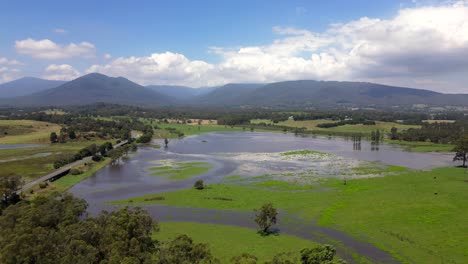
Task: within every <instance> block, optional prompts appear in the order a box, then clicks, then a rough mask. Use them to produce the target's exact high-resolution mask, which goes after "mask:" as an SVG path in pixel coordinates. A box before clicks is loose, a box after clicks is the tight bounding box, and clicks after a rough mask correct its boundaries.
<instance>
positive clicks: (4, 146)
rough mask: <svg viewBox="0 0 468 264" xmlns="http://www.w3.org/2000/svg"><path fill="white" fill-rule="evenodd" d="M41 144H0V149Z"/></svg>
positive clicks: (31, 146) (38, 145)
mask: <svg viewBox="0 0 468 264" xmlns="http://www.w3.org/2000/svg"><path fill="white" fill-rule="evenodd" d="M40 146H43V145H41V144H0V150H2V149H18V148H33V147H40Z"/></svg>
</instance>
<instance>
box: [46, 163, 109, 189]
mask: <svg viewBox="0 0 468 264" xmlns="http://www.w3.org/2000/svg"><path fill="white" fill-rule="evenodd" d="M110 162H111V159H110V158H106V159H104V160H102V161H100V162H98V163H96V162H90V163H89V164H88V166H86V169H85V171H84V172H83V173H82V174H79V175H71V174H67V175H65V176H63V177H61V178H60V179H58V180H56V181H54V182H53V183H52V185H53V186H54V187H56V190H57V191H59V192H64V191H66V190H68V189H70V188H71V187H73V185H75V184H77V183H79V182H80V181H82V180H84V179H87V178H89V177H91V176H93V174H94V173H96V172H97V171H99V170H100V169H102V168H104V167H105V166H107V165H108V164H109V163H110Z"/></svg>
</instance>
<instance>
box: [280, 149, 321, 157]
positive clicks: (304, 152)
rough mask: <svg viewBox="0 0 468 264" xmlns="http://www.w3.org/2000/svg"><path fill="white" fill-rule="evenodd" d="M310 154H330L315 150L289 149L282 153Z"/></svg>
mask: <svg viewBox="0 0 468 264" xmlns="http://www.w3.org/2000/svg"><path fill="white" fill-rule="evenodd" d="M309 154H319V155H330V154H327V153H323V152H320V151H315V150H307V149H305V150H295V151H288V152H283V153H281V155H282V156H292V155H309Z"/></svg>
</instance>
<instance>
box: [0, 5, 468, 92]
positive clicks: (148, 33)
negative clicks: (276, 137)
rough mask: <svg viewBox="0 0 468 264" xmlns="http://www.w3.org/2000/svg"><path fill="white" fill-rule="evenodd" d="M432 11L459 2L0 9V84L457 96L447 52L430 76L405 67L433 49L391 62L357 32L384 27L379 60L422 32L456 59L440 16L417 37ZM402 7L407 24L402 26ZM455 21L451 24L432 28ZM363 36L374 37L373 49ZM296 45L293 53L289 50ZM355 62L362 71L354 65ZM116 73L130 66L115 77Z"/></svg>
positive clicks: (458, 76)
mask: <svg viewBox="0 0 468 264" xmlns="http://www.w3.org/2000/svg"><path fill="white" fill-rule="evenodd" d="M430 8H433V9H436V12H431V10H428V9H430ZM437 8H440V9H442V8H445V9H447V8H448V9H450V10H449V11H451V12H456V13H457V14H459V13H461V14H464V13H463V12H465V11H466V10H465V9H466V8H467V7H466V1H450V2H448V3H447V1H444V2H443V3H439V2H438V1H414V0H413V1H387V0H384V1H364V0H355V1H333V0H330V1H203V0H201V1H188V0H187V1H47V0H45V1H20V0H16V1H2V2H1V3H0V23H1V25H3V26H2V27H0V63H2V61H3V64H0V82H5V81H9V80H11V79H14V78H19V77H22V76H36V77H43V78H54V79H72V78H74V77H77V76H79V75H82V74H85V73H87V72H91V71H99V72H103V73H105V74H109V75H116V76H117V75H125V76H126V77H129V78H130V79H132V80H134V81H137V82H140V83H143V84H149V83H168V84H183V85H191V86H205V85H214V84H219V83H227V82H242V81H258V82H268V81H270V80H271V81H280V80H285V79H296V78H301V79H324V80H328V79H339V80H364V81H377V82H381V83H389V84H395V85H407V86H413V87H414V86H419V87H423V88H430V89H435V90H438V89H442V88H439V87H440V86H444V87H445V88H444V89H445V90H447V91H460V90H461V91H463V89H464V88H463V86H462V84H461V83H462V81H465V79H464V78H463V74H465V73H467V72H466V65H465V64H464V63H462V62H460V61H457V60H456V59H454V60H448V59H447V57H448V56H454V54H452V52H451V51H450V52H449V54H447V51H443V52H441V53H443V54H440V58H438V57H435V58H434V61H431V60H430V63H448V64H450V65H449V66H454V65H458V67H455V68H453V71H451V72H443V73H442V74H441V75H440V76H439V77H437V78H434V72H433V71H436V70H437V69H432V67H427V65H426V66H424V67H422V66H421V67H419V66H418V65H416V64H417V63H418V62H420V63H421V64H423V63H424V62H425V61H426V62H427V55H429V54H433V53H434V49H432V48H428V50H427V53H424V54H419V55H418V56H419V57H418V56H416V58H413V57H412V56H408V54H404V52H403V53H402V54H395V57H393V58H395V59H393V58H387V57H385V56H386V55H385V54H380V55H379V54H369V52H370V51H372V52H374V51H375V50H379V49H382V48H381V46H379V45H382V43H385V41H386V40H385V37H386V36H380V35H381V34H380V33H375V34H374V35H370V36H364V35H363V33H362V26H363V25H364V26H366V27H371V28H370V29H369V30H368V31H369V32H373V31H375V30H377V29H381V30H383V32H386V31H388V30H389V29H390V30H393V31H392V32H393V33H392V34H393V35H391V34H389V36H388V40H387V41H388V45H395V46H397V48H396V49H395V50H383V51H382V52H383V53H387V54H388V53H389V52H390V53H391V52H397V51H399V50H408V49H411V47H407V44H408V43H410V42H411V43H413V42H417V41H423V40H421V39H419V37H421V38H423V36H422V35H423V32H427V31H428V30H429V31H430V30H431V29H433V30H434V40H440V39H442V40H443V41H448V42H450V43H448V44H450V45H449V46H454V47H453V49H454V50H455V49H457V50H458V51H459V52H462V53H461V54H460V55H464V53H463V52H465V46H464V45H465V44H467V43H468V41H466V42H467V43H462V47H461V51H460V45H459V43H458V42H459V41H465V39H461V40H452V39H449V40H447V39H446V38H444V37H443V36H440V32H439V31H440V25H437V23H439V22H440V23H441V24H443V22H442V21H444V17H439V18H434V19H435V21H436V22H435V24H436V25H435V26H434V27H433V28H429V29H427V28H426V29H421V26H420V25H419V24H418V23H420V21H419V18H421V17H423V18H424V19H426V20H427V21H434V19H433V18H431V16H438V14H439V12H437ZM445 9H444V10H445ZM405 10H407V11H408V12H407V13H410V14H409V15H408V16H409V17H412V18H411V19H406V18H404V16H403V15H402V11H403V12H404V11H405ZM411 12H412V13H411ZM440 14H442V12H440ZM446 15H447V16H448V15H450V12H447V14H446ZM366 18H369V19H371V20H370V21H368V20H365V19H366ZM413 18H414V19H413ZM467 20H468V18H467ZM402 21H403V23H409V25H408V27H414V28H417V29H421V33H418V34H419V35H421V36H419V35H414V34H413V35H405V34H409V33H408V32H403V31H404V26H403V27H400V29H398V27H399V25H400V24H401V23H402ZM387 22H388V23H387ZM457 23H458V24H457ZM335 24H339V25H338V26H336V25H335ZM356 24H359V25H356ZM426 24H427V23H426ZM464 24H466V21H464V20H463V18H460V19H459V20H457V21H453V24H451V25H444V26H451V27H453V25H464ZM334 25H335V26H334ZM384 27H388V28H384ZM350 28H351V29H350ZM347 30H348V31H347ZM398 30H400V31H398ZM460 30H461V31H460V32H455V33H460V34H464V33H466V32H465V31H464V30H465V28H461V29H460ZM350 31H351V32H350ZM364 31H367V30H364ZM353 34H354V35H353ZM375 35H379V37H380V38H383V39H379V40H378V41H377V42H376V41H375ZM401 36H408V38H409V39H408V43H403V44H402V43H395V41H401ZM438 37H439V38H438ZM412 38H414V39H415V40H412ZM45 40H46V41H45ZM41 41H42V42H41ZM455 42H457V43H456V45H455V44H454V43H455ZM83 43H84V44H83ZM278 43H279V44H278ZM298 43H299V47H294V46H295V45H296V44H298ZM362 43H365V44H366V45H367V46H366V47H368V48H367V50H366V52H361V53H360V54H359V57H356V55H355V53H353V52H355V51H356V50H358V49H359V48H360V47H361V46H362V45H363V44H362ZM422 43H424V42H422ZM360 45H361V46H360ZM449 48H450V47H449ZM436 50H437V49H436ZM244 51H247V54H246V53H245V52H244ZM106 54H107V55H106ZM239 54H240V55H239ZM413 54H414V52H413ZM153 55H154V56H153ZM371 55H372V56H378V58H373V57H372V56H371ZM405 56H406V57H405ZM454 57H457V56H454ZM405 58H406V59H408V60H405ZM423 58H426V59H423ZM300 59H302V60H300ZM395 60H397V61H395ZM255 61H258V62H259V63H258V64H257V65H256V64H255ZM415 61H416V62H415ZM364 63H367V64H369V65H367V66H366V67H364V66H363V64H364ZM460 64H461V65H460ZM295 65H297V67H296V66H295ZM372 65H374V66H372ZM375 65H379V67H375ZM389 65H390V66H389ZM125 67H128V68H129V69H130V68H131V69H132V70H129V71H126V70H123V68H125ZM295 67H296V68H295ZM428 68H431V69H428ZM442 68H447V67H442ZM450 68H452V67H450ZM2 69H3V70H2ZM324 69H326V70H324ZM404 69H408V71H407V72H406V70H404ZM442 71H443V69H442ZM125 73H126V74H125ZM127 74H128V75H129V76H127ZM454 74H455V75H454ZM454 80H455V81H454ZM448 86H450V87H448ZM447 87H448V88H447Z"/></svg>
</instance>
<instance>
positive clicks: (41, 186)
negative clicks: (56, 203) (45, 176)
mask: <svg viewBox="0 0 468 264" xmlns="http://www.w3.org/2000/svg"><path fill="white" fill-rule="evenodd" d="M48 185H49V184H48V183H47V182H41V183H39V188H41V189H44V188H46V187H47V186H48Z"/></svg>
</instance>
